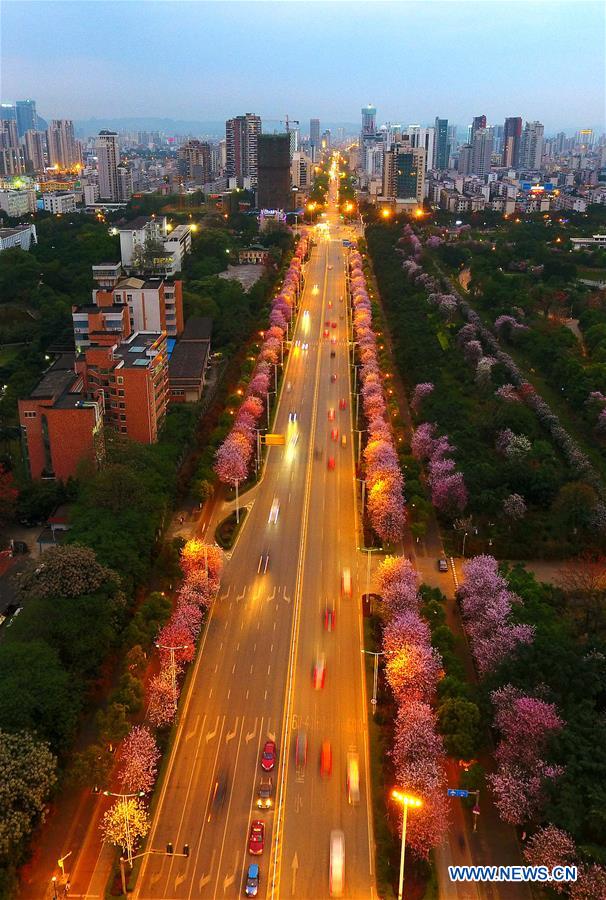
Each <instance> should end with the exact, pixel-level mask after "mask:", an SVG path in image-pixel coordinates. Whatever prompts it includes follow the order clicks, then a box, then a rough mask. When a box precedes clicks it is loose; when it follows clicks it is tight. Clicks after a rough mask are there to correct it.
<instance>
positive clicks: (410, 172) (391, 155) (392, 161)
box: [383, 141, 425, 203]
mask: <svg viewBox="0 0 606 900" xmlns="http://www.w3.org/2000/svg"><path fill="white" fill-rule="evenodd" d="M424 190H425V148H424V147H413V146H412V144H410V143H409V142H408V141H402V142H399V143H396V144H392V146H391V147H390V149H389V150H386V151H385V154H384V157H383V196H384V197H387V198H388V199H390V200H407V201H409V202H416V203H422V202H423V194H424Z"/></svg>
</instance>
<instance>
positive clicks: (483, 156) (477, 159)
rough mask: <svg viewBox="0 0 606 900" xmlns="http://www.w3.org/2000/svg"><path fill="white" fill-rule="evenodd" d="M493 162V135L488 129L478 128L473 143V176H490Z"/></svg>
mask: <svg viewBox="0 0 606 900" xmlns="http://www.w3.org/2000/svg"><path fill="white" fill-rule="evenodd" d="M474 121H475V120H474ZM491 160H492V135H491V134H490V132H489V130H488V129H487V128H476V129H475V131H474V134H473V140H472V142H471V174H472V175H488V173H489V172H490V166H491Z"/></svg>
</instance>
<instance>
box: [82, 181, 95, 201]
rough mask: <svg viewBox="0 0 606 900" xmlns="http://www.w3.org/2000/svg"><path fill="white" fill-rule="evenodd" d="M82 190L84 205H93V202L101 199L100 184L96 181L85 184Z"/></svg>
mask: <svg viewBox="0 0 606 900" xmlns="http://www.w3.org/2000/svg"><path fill="white" fill-rule="evenodd" d="M82 190H83V192H84V205H85V206H92V205H93V203H96V202H97V201H98V200H99V185H98V184H96V183H93V184H83V185H82Z"/></svg>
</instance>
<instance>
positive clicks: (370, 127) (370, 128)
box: [362, 103, 377, 140]
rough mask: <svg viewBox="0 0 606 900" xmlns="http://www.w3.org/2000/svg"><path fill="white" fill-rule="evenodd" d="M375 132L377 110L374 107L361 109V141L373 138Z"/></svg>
mask: <svg viewBox="0 0 606 900" xmlns="http://www.w3.org/2000/svg"><path fill="white" fill-rule="evenodd" d="M376 130H377V108H376V106H371V105H370V103H369V104H368V106H363V107H362V140H364V138H365V137H374V134H375V132H376Z"/></svg>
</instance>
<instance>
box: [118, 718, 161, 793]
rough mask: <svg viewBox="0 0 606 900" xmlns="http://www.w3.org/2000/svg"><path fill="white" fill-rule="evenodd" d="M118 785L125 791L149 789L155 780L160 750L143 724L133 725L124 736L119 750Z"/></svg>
mask: <svg viewBox="0 0 606 900" xmlns="http://www.w3.org/2000/svg"><path fill="white" fill-rule="evenodd" d="M120 759H121V766H120V771H119V776H118V777H119V780H120V786H121V787H122V789H123V791H124V792H125V793H135V792H137V791H145V792H146V793H147V792H148V791H151V789H152V787H153V786H154V781H155V780H156V772H157V770H158V760H159V759H160V750H159V749H158V745H157V743H156V740H155V738H154V736H153V734H152V733H151V731H150V730H149V728H147V727H146V726H145V725H135V726H134V727H133V728H131V730H130V732H129V734H128V735H127V737H126V738H125V740H124V742H123V744H122V749H121V752H120Z"/></svg>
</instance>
